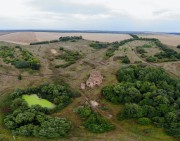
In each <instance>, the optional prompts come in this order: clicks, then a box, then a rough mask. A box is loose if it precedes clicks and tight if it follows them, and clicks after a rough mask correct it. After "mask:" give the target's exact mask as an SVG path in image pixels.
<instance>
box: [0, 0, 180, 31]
mask: <svg viewBox="0 0 180 141" xmlns="http://www.w3.org/2000/svg"><path fill="white" fill-rule="evenodd" d="M0 22H1V23H0V29H61V30H64V29H65V30H66V29H69V30H71V29H73V30H78V29H80V30H121V31H130V30H134V31H135V30H136V31H137V30H141V31H172V32H180V1H179V0H0Z"/></svg>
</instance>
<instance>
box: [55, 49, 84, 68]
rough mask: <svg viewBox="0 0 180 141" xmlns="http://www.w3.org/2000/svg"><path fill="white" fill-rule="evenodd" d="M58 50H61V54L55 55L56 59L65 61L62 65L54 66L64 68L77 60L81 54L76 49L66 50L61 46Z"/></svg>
mask: <svg viewBox="0 0 180 141" xmlns="http://www.w3.org/2000/svg"><path fill="white" fill-rule="evenodd" d="M59 50H61V51H62V53H63V54H61V55H59V56H57V57H56V59H61V60H65V61H66V62H67V63H66V64H62V65H57V66H56V68H59V67H60V68H66V67H68V66H70V65H72V64H74V63H76V61H77V60H79V59H80V58H81V57H82V56H81V55H80V53H79V52H77V51H70V50H66V49H64V48H63V47H60V48H59Z"/></svg>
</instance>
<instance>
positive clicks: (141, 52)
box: [136, 47, 147, 54]
mask: <svg viewBox="0 0 180 141" xmlns="http://www.w3.org/2000/svg"><path fill="white" fill-rule="evenodd" d="M136 50H137V52H138V53H140V54H144V53H147V52H146V51H145V49H144V48H142V47H136Z"/></svg>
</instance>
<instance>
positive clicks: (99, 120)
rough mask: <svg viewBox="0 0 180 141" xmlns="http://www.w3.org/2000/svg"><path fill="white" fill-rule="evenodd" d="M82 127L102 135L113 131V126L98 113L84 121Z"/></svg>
mask: <svg viewBox="0 0 180 141" xmlns="http://www.w3.org/2000/svg"><path fill="white" fill-rule="evenodd" d="M84 126H85V128H86V129H88V130H89V131H91V132H93V133H104V132H107V131H111V130H113V129H115V127H114V125H112V124H111V123H109V122H108V121H107V120H106V119H105V118H103V117H101V116H100V115H99V114H98V113H93V114H91V115H90V117H89V118H88V119H87V120H86V121H85V123H84Z"/></svg>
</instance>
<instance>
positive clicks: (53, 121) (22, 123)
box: [3, 84, 78, 138]
mask: <svg viewBox="0 0 180 141" xmlns="http://www.w3.org/2000/svg"><path fill="white" fill-rule="evenodd" d="M24 94H26V95H27V94H28V95H31V94H37V95H38V96H39V97H40V98H44V99H47V100H49V101H51V102H52V103H54V104H55V105H56V108H54V109H47V108H43V107H41V106H39V105H33V106H30V107H29V106H28V105H27V102H26V101H24V100H23V99H22V95H24ZM77 96H78V94H77V93H73V92H72V91H71V90H70V88H69V87H68V86H67V85H62V84H43V85H40V86H37V87H32V88H27V89H24V90H22V89H17V90H15V91H14V92H12V93H11V94H10V95H9V97H8V99H7V100H6V101H7V103H5V104H4V107H3V109H4V112H3V113H4V125H5V126H6V127H7V128H8V129H10V130H11V131H12V134H13V135H21V136H34V137H40V138H57V137H64V136H66V135H67V134H68V132H69V131H70V129H71V127H72V124H71V121H69V120H68V119H66V118H59V117H52V116H50V114H51V113H54V112H56V111H59V110H62V109H63V108H64V107H66V106H67V105H68V104H69V103H71V102H72V100H73V98H75V97H77Z"/></svg>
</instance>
